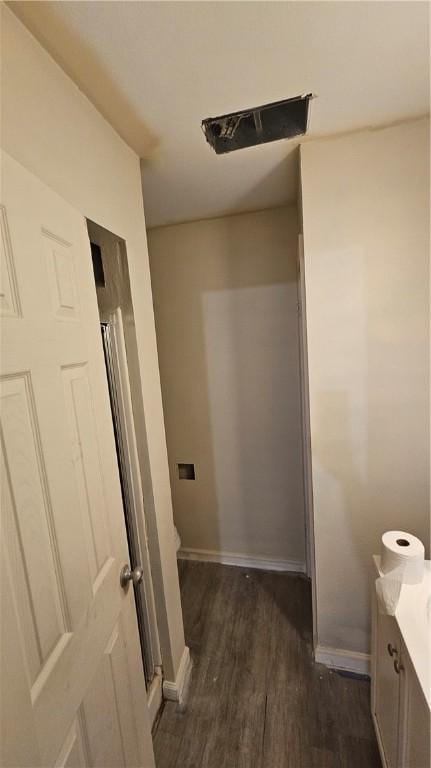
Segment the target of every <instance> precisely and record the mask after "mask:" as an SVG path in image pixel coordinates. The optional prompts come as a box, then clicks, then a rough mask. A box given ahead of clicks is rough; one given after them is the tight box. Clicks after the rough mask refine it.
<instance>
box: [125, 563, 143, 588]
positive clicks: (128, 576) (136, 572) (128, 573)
mask: <svg viewBox="0 0 431 768" xmlns="http://www.w3.org/2000/svg"><path fill="white" fill-rule="evenodd" d="M143 578H144V569H143V568H142V566H140V565H137V566H136V568H134V569H133V571H132V569H131V568H130V565H127V563H126V565H123V567H122V569H121V573H120V584H121V586H122V587H123V589H126V587H127V585H128V583H129V581H132V582H133V584H140V583H141V581H142V579H143Z"/></svg>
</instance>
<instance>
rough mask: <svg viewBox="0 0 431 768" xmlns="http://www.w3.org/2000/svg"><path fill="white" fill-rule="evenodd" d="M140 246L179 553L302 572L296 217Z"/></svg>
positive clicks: (177, 229) (161, 231)
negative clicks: (146, 258) (189, 472)
mask: <svg viewBox="0 0 431 768" xmlns="http://www.w3.org/2000/svg"><path fill="white" fill-rule="evenodd" d="M148 237H149V253H150V265H151V280H152V286H153V296H154V304H155V317H156V328H157V343H158V350H159V360H160V371H161V380H162V393H163V405H164V414H165V424H166V433H167V441H168V454H169V465H170V472H171V486H172V494H173V502H174V517H175V522H176V524H177V527H178V529H179V532H180V536H181V539H182V545H183V547H185V548H192V549H204V550H210V551H216V552H233V553H240V554H245V555H254V556H264V557H268V558H281V559H284V560H293V561H299V562H301V563H303V562H304V557H305V555H304V501H303V479H302V459H301V431H300V392H299V357H298V356H299V350H298V317H297V282H296V280H297V267H296V259H297V238H298V222H297V212H296V208H293V207H291V208H281V209H276V210H274V209H273V210H267V211H262V212H259V213H252V214H243V215H238V216H231V217H224V218H220V219H213V220H204V221H198V222H192V223H187V224H181V225H177V226H171V227H160V228H156V229H153V230H150V231H149V235H148ZM178 462H192V463H194V464H195V468H196V480H195V481H191V480H179V479H178V471H177V463H178Z"/></svg>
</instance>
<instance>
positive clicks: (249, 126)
mask: <svg viewBox="0 0 431 768" xmlns="http://www.w3.org/2000/svg"><path fill="white" fill-rule="evenodd" d="M311 98H312V94H311V93H307V94H305V95H304V96H295V97H294V98H293V99H284V100H283V101H274V102H273V103H272V104H264V105H263V106H262V107H254V108H253V109H241V110H240V111H239V112H230V113H229V114H227V115H221V116H220V117H207V119H206V120H202V128H203V132H204V134H205V137H206V140H207V142H208V143H209V144H211V146H212V147H213V148H214V150H215V152H216V153H217V155H222V154H224V153H225V152H233V151H234V150H235V149H243V148H244V147H254V146H256V144H267V143H268V142H270V141H278V139H291V138H293V137H294V136H302V135H303V134H304V133H305V132H306V130H307V121H308V105H309V102H310V99H311Z"/></svg>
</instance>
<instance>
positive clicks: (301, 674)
mask: <svg viewBox="0 0 431 768" xmlns="http://www.w3.org/2000/svg"><path fill="white" fill-rule="evenodd" d="M179 569H180V584H181V595H182V604H183V612H184V624H185V633H186V643H187V644H188V646H189V647H190V650H191V654H192V659H193V671H192V677H191V682H190V688H189V692H188V696H187V700H186V704H185V706H184V708H183V709H181V708H179V707H178V705H176V704H175V703H174V702H166V704H165V706H164V709H163V712H162V715H161V718H160V720H159V724H158V727H157V731H156V734H155V739H154V749H155V754H156V764H157V768H380V766H381V763H380V758H379V754H378V749H377V744H376V740H375V736H374V732H373V727H372V722H371V716H370V706H369V696H370V691H369V682H368V681H367V680H363V679H352V678H349V677H344V676H341V675H339V674H337V673H335V672H331V671H329V670H328V669H326V667H324V666H322V665H320V664H315V663H314V662H313V660H312V655H311V598H310V593H309V582H308V580H307V579H305V578H304V577H302V576H297V575H292V574H286V573H274V572H271V573H270V572H266V571H256V570H251V569H250V570H248V569H245V568H235V567H233V566H227V565H218V564H215V563H199V562H190V561H185V560H184V561H180V565H179Z"/></svg>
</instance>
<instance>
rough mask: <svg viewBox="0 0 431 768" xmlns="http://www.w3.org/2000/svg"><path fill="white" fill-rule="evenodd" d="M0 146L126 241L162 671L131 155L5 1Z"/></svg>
mask: <svg viewBox="0 0 431 768" xmlns="http://www.w3.org/2000/svg"><path fill="white" fill-rule="evenodd" d="M0 10H1V22H2V49H1V58H2V80H1V85H2V93H1V106H2V113H1V118H2V133H1V145H2V147H3V148H4V149H5V150H6V151H7V152H8V153H9V154H10V155H12V157H14V158H15V160H17V161H18V162H19V163H21V164H22V165H23V166H25V167H26V168H28V169H29V170H30V171H31V172H32V173H34V174H35V175H36V176H38V177H39V178H40V179H41V180H42V181H43V182H44V183H45V184H47V185H48V186H50V187H51V188H52V189H53V190H55V191H56V192H57V193H58V194H59V195H61V196H62V197H63V198H64V199H65V200H67V201H68V202H69V203H70V204H71V205H72V206H74V207H75V208H76V209H77V210H79V211H80V212H81V213H82V215H83V216H85V217H87V218H89V219H91V220H92V221H94V222H97V223H98V224H100V225H101V226H103V227H105V228H106V229H108V230H109V231H111V232H113V233H115V234H116V235H118V236H119V237H121V238H123V239H124V240H125V241H126V247H127V256H128V264H129V272H130V283H131V292H132V301H133V309H134V315H135V321H136V335H137V341H138V347H139V365H140V376H141V383H142V398H143V404H144V416H145V432H146V445H145V446H144V450H145V452H146V455H147V462H146V465H145V467H143V468H141V469H143V488H144V497H145V499H144V500H145V508H146V512H147V513H148V517H147V525H148V534H149V547H150V553H151V557H152V572H153V580H154V588H155V595H156V602H157V619H158V624H159V633H160V642H161V646H162V654H163V664H164V672H165V675H166V677H167V679H168V680H175V677H176V673H177V671H178V667H179V664H180V660H181V657H182V654H183V652H184V631H183V622H182V612H181V603H180V593H179V584H178V572H177V564H176V551H175V541H174V531H173V524H172V501H171V493H170V485H169V470H168V462H167V452H166V439H165V432H164V423H163V411H162V401H161V391H160V378H159V370H158V360H157V347H156V337H155V328H154V314H153V306H152V295H151V282H150V272H149V264H148V252H147V242H146V231H145V219H144V211H143V204H142V188H141V175H140V165H139V158H138V156H137V155H136V154H135V153H134V152H133V151H132V150H131V149H130V148H129V147H128V146H127V145H126V144H125V143H124V142H123V140H122V139H120V137H119V136H118V135H117V134H116V133H115V131H114V130H113V129H112V127H111V126H110V125H109V124H108V123H107V122H106V120H105V119H104V118H103V117H102V116H101V115H100V113H99V112H97V110H96V109H95V108H94V107H93V105H92V104H91V103H90V102H89V101H88V99H87V98H86V97H85V96H84V95H83V94H82V93H81V92H80V91H79V89H78V88H77V87H76V86H75V85H74V83H73V82H72V81H71V80H70V79H69V78H68V77H67V76H66V75H65V73H64V72H63V71H62V70H61V69H60V67H59V66H58V65H57V64H56V63H55V62H54V61H53V60H52V59H51V57H50V56H49V55H48V53H47V52H46V51H45V50H44V49H43V48H42V46H41V45H40V44H39V43H38V42H37V41H36V40H35V39H34V37H32V35H31V34H30V33H29V32H28V30H27V29H26V28H25V27H24V26H23V25H22V24H21V22H19V21H18V20H17V18H16V17H15V16H14V14H13V13H12V12H11V10H10V9H9V8H7V7H6V6H5V5H4V3H1V4H0Z"/></svg>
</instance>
